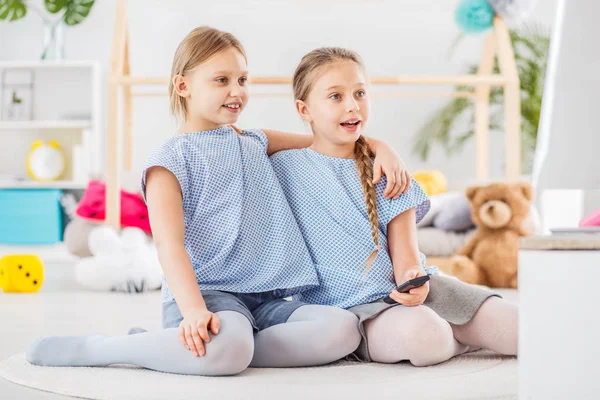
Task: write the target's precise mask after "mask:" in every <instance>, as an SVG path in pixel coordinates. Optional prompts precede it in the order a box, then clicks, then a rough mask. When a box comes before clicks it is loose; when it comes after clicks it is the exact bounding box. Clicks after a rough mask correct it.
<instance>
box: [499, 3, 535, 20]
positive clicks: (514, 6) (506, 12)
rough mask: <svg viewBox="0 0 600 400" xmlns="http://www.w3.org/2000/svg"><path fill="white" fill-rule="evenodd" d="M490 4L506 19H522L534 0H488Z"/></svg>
mask: <svg viewBox="0 0 600 400" xmlns="http://www.w3.org/2000/svg"><path fill="white" fill-rule="evenodd" d="M488 1H489V2H490V5H491V6H492V8H493V9H494V11H495V12H496V14H498V15H499V16H501V17H502V18H504V19H506V20H507V21H509V20H510V21H520V20H523V19H524V18H525V17H526V16H527V14H529V12H530V11H531V9H532V8H533V5H534V4H535V0H488Z"/></svg>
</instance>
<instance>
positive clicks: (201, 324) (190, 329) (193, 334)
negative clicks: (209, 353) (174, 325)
mask: <svg viewBox="0 0 600 400" xmlns="http://www.w3.org/2000/svg"><path fill="white" fill-rule="evenodd" d="M220 327H221V321H219V317H217V315H216V314H214V313H211V312H210V311H208V309H206V308H202V309H198V310H194V311H191V312H189V313H186V316H185V318H184V319H183V321H181V323H180V324H179V340H180V341H181V343H183V345H184V346H185V348H186V349H188V350H190V351H191V352H192V353H194V356H196V357H198V355H200V356H203V355H204V354H206V349H205V348H204V343H208V342H210V336H209V335H208V330H209V329H210V331H211V332H212V333H213V335H216V334H218V333H219V328H220Z"/></svg>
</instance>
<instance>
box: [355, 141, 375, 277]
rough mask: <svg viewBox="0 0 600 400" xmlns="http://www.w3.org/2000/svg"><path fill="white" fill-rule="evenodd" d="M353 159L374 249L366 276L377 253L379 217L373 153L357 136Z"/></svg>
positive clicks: (366, 269) (367, 266) (366, 267)
mask: <svg viewBox="0 0 600 400" xmlns="http://www.w3.org/2000/svg"><path fill="white" fill-rule="evenodd" d="M354 157H355V159H356V167H357V168H358V174H359V175H360V182H361V184H362V188H363V193H364V195H365V202H366V203H367V213H368V214H369V222H370V223H371V235H372V236H373V242H374V243H375V248H374V250H373V251H372V252H371V254H370V255H369V257H368V258H367V260H366V261H365V276H366V274H368V272H369V269H370V268H371V265H372V264H373V261H375V257H377V253H378V251H379V222H378V221H379V216H378V215H377V197H376V195H375V186H374V184H373V160H372V157H373V152H372V151H371V149H370V148H369V144H368V143H367V141H366V140H365V138H364V137H363V136H362V135H361V136H359V138H358V140H357V141H356V144H355V145H354Z"/></svg>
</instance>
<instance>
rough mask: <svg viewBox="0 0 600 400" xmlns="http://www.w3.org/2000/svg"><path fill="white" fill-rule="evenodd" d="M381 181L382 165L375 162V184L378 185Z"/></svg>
mask: <svg viewBox="0 0 600 400" xmlns="http://www.w3.org/2000/svg"><path fill="white" fill-rule="evenodd" d="M380 179H381V165H380V164H379V161H377V160H375V165H373V184H376V183H378V182H379V180H380Z"/></svg>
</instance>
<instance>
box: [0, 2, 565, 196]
mask: <svg viewBox="0 0 600 400" xmlns="http://www.w3.org/2000/svg"><path fill="white" fill-rule="evenodd" d="M456 4H457V1H455V0H439V1H432V0H403V1H401V2H399V1H393V0H344V1H342V0H304V1H302V2H299V1H294V0H278V1H276V0H261V1H259V0H254V1H250V0H231V1H228V2H220V3H217V2H208V1H204V0H203V1H192V0H177V1H167V0H155V1H143V0H130V7H129V8H130V10H129V15H130V24H131V50H132V53H131V54H132V69H133V74H135V75H141V74H145V75H152V76H166V75H168V73H169V70H170V64H171V60H172V56H173V53H174V50H175V47H176V45H177V44H178V43H179V41H180V40H181V38H182V37H183V36H184V35H185V34H186V33H187V32H188V31H189V30H190V29H192V28H193V27H195V26H197V25H202V24H208V25H212V26H215V27H218V28H221V29H224V30H229V31H231V32H232V33H234V34H236V35H237V36H238V37H239V38H240V39H241V40H242V42H243V43H244V45H245V47H246V50H247V52H248V56H249V62H250V64H249V67H250V71H251V73H252V74H255V75H266V74H273V75H291V73H292V72H293V69H294V68H295V66H296V64H297V63H298V61H299V60H300V58H301V56H302V55H303V54H304V53H305V52H307V51H309V50H311V49H313V48H315V47H318V46H323V45H338V46H346V47H350V48H352V49H355V50H357V51H358V52H359V53H360V54H361V55H362V56H363V58H364V59H365V61H366V64H367V68H368V70H369V73H370V74H371V75H395V74H448V73H462V72H464V71H465V68H466V65H467V64H472V63H477V62H478V60H479V56H480V52H481V43H482V38H481V37H467V38H466V39H465V40H463V41H462V42H461V44H460V45H459V47H458V48H457V50H456V52H455V54H454V55H453V57H452V58H450V59H449V58H448V57H447V52H448V49H449V48H450V46H451V44H452V42H453V41H454V39H455V38H456V36H457V34H458V30H457V27H456V25H455V23H454V9H455V7H456ZM115 5H116V0H100V1H97V2H96V4H95V6H94V9H93V11H92V13H91V15H90V17H89V19H88V20H86V21H85V22H84V23H82V24H81V25H80V26H77V27H75V28H71V29H68V30H67V32H66V33H65V57H66V58H69V59H98V60H100V61H101V63H102V65H103V69H104V71H103V72H104V74H105V75H106V74H107V71H108V68H109V65H110V64H109V62H110V47H111V41H112V33H113V22H114V11H115ZM174 5H177V8H174ZM555 5H556V0H550V1H538V2H537V5H536V7H535V10H534V13H533V14H532V17H531V19H532V20H535V21H538V22H540V23H542V24H544V25H546V26H550V25H551V23H552V22H553V17H554V9H555ZM42 38H43V30H42V25H41V23H40V21H39V18H38V17H37V16H36V15H35V14H33V13H32V14H31V15H28V16H27V17H26V19H25V20H23V21H19V22H16V23H10V24H8V23H0V60H11V59H35V58H37V57H38V55H39V54H40V49H41V45H42ZM255 89H256V90H271V89H272V88H269V87H267V88H266V89H265V88H264V87H263V88H255ZM379 89H380V88H373V89H372V90H379ZM406 89H407V90H415V89H419V88H406ZM435 89H437V90H443V89H444V88H435ZM103 90H104V93H105V92H106V87H105V85H103ZM149 90H161V91H166V88H158V87H156V88H149ZM57 96H58V99H57V101H60V94H57ZM443 103H444V100H443V99H402V98H401V99H389V98H376V99H373V116H372V118H371V123H370V126H369V129H368V132H367V133H368V134H370V135H372V136H374V137H378V138H383V139H385V140H386V141H388V142H389V143H391V144H392V145H393V146H394V147H395V148H396V149H397V150H398V152H399V153H400V154H401V156H402V157H403V158H404V159H405V160H406V162H407V164H408V166H409V168H410V169H411V170H416V169H422V168H428V169H429V168H436V169H440V170H442V171H443V172H444V173H445V174H446V175H447V176H448V178H449V180H450V181H451V183H458V182H464V181H465V180H468V179H471V178H473V177H474V175H475V171H474V165H475V158H474V146H473V144H472V143H470V144H469V145H467V146H466V147H465V150H464V152H463V154H460V155H457V156H455V157H453V158H451V159H448V158H446V156H445V154H444V153H443V152H442V151H441V150H435V151H434V152H433V155H432V156H431V158H430V160H429V162H426V163H423V162H421V161H419V160H418V159H417V158H416V156H414V155H413V154H411V147H412V141H413V136H414V134H415V132H416V131H417V130H418V129H419V127H420V126H421V124H422V123H423V122H424V121H425V119H426V118H427V116H428V115H430V113H431V112H433V111H434V110H435V109H436V108H437V107H438V106H439V105H441V104H443ZM240 125H241V126H244V127H269V128H276V129H281V130H290V131H297V132H305V131H306V129H305V127H304V126H303V125H302V124H301V122H300V119H299V118H298V117H297V116H296V115H295V113H294V109H293V105H292V100H291V97H290V98H283V99H282V98H278V99H273V98H271V99H265V98H259V97H255V98H253V99H252V100H251V101H250V104H249V106H248V108H247V109H246V111H245V113H244V115H243V116H242V119H241V121H240ZM173 130H174V125H173V121H172V119H171V118H170V116H169V114H168V103H167V99H166V97H162V98H154V97H153V98H148V97H145V98H138V99H136V101H135V104H134V133H135V137H136V143H135V158H134V160H135V165H136V170H135V172H134V173H132V174H127V175H126V176H125V178H124V181H125V183H126V185H127V186H136V185H137V178H138V171H139V168H140V166H141V164H142V163H143V160H144V158H145V157H146V155H147V153H148V152H149V151H150V150H151V149H152V148H153V147H155V146H156V145H158V144H159V143H160V142H161V141H162V140H164V139H165V138H167V137H169V136H170V135H171V134H172V132H173ZM491 146H492V148H493V149H494V150H498V151H497V152H495V154H494V155H493V156H492V163H493V164H492V166H491V167H492V168H491V171H492V174H493V177H500V176H501V175H502V171H503V168H502V160H503V154H502V148H503V138H502V135H501V134H494V135H493V137H492V140H491Z"/></svg>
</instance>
